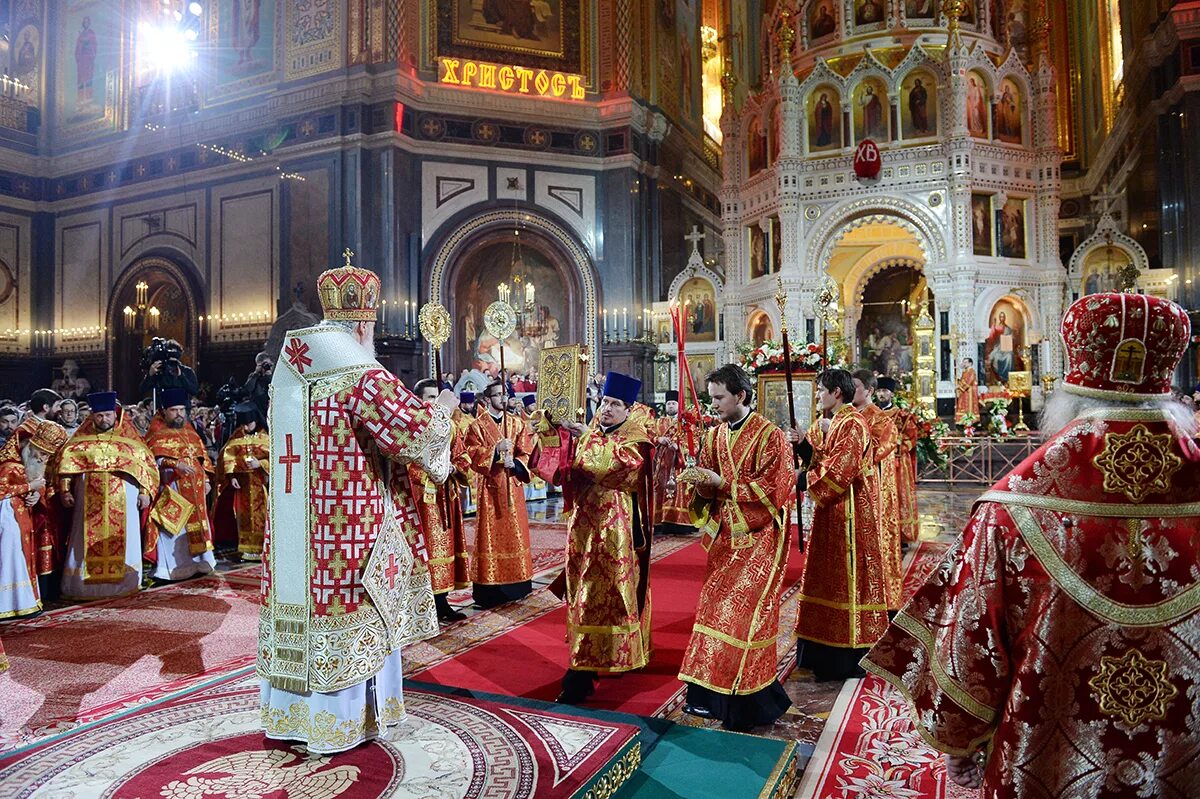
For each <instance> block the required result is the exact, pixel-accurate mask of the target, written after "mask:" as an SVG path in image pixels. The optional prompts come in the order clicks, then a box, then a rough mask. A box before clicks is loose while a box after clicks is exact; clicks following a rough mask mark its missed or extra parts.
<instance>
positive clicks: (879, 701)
mask: <svg viewBox="0 0 1200 799" xmlns="http://www.w3.org/2000/svg"><path fill="white" fill-rule="evenodd" d="M949 547H950V543H949V542H945V541H922V542H921V543H920V544H918V546H917V549H916V550H914V551H913V553H912V555H911V557H910V558H909V561H908V564H907V567H906V569H905V573H904V597H905V599H906V600H907V599H908V598H909V597H911V596H912V594H913V592H915V591H916V590H917V589H918V588H920V587H921V585H923V584H924V582H925V580H926V579H927V578H928V577H929V575H930V574H931V573H932V572H933V570H934V569H935V568H937V566H938V564H939V563H941V561H942V558H943V556H944V555H945V553H946V550H947V549H949ZM978 795H979V792H978V791H973V790H968V789H966V788H960V787H958V786H957V785H955V784H954V783H952V782H950V781H949V780H948V779H947V778H946V766H945V763H944V761H943V760H942V755H941V753H940V752H938V751H936V750H934V749H933V748H931V747H930V746H929V745H928V744H926V743H925V741H924V740H923V739H922V738H921V736H920V734H918V733H917V731H916V729H915V727H914V726H913V721H912V714H911V712H910V711H909V707H908V703H907V702H906V701H905V700H904V698H903V697H902V696H900V694H899V693H898V692H897V691H896V690H894V689H893V688H892V687H891V686H889V685H888V684H887V683H885V682H884V681H883V680H881V679H879V678H878V677H876V676H875V675H873V674H868V675H867V677H866V678H865V679H862V680H848V681H847V682H846V684H845V686H844V687H843V688H842V692H841V694H839V695H838V698H837V702H836V703H835V704H834V706H833V710H832V711H830V713H829V720H828V721H827V722H826V725H825V731H824V732H823V733H822V734H821V739H820V740H819V741H818V742H817V748H816V751H815V752H814V753H813V756H812V759H811V760H810V761H809V765H808V767H807V768H806V769H805V771H804V778H803V780H802V781H801V783H800V790H799V791H798V792H797V794H796V796H797V798H798V799H847V798H848V797H878V799H967V798H968V797H977V796H978Z"/></svg>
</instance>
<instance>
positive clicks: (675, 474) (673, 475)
mask: <svg viewBox="0 0 1200 799" xmlns="http://www.w3.org/2000/svg"><path fill="white" fill-rule="evenodd" d="M665 410H666V413H664V414H663V417H662V418H661V419H659V420H658V434H657V441H656V442H655V443H656V444H657V445H658V446H657V450H656V460H657V461H658V464H657V469H658V474H657V476H656V479H655V488H656V492H655V498H654V509H655V512H654V524H655V528H654V529H655V530H656V531H658V532H660V533H670V534H675V535H687V534H691V533H694V532H696V527H695V525H693V524H692V512H691V504H692V496H693V494H694V489H693V487H692V485H691V483H688V482H686V481H684V482H681V481H680V480H679V473H680V472H681V471H683V458H682V457H681V455H680V452H681V451H682V449H683V446H684V444H683V442H682V441H681V440H680V425H679V392H678V391H675V390H673V389H672V390H668V391H667V399H666V408H665Z"/></svg>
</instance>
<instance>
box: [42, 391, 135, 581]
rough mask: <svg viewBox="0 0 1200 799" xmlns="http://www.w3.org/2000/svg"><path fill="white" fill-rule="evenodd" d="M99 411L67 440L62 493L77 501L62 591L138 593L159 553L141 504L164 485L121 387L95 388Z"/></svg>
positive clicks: (91, 399)
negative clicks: (121, 402)
mask: <svg viewBox="0 0 1200 799" xmlns="http://www.w3.org/2000/svg"><path fill="white" fill-rule="evenodd" d="M88 405H89V406H90V407H91V409H92V412H91V414H90V415H89V416H88V418H87V419H85V420H84V421H83V424H81V425H80V426H79V429H78V430H77V431H75V435H73V436H71V439H70V441H68V442H67V444H66V446H64V447H63V450H62V455H61V457H60V458H59V461H58V463H57V465H56V471H55V477H56V479H57V480H58V481H59V495H60V496H61V498H62V504H63V506H64V507H67V508H73V509H74V514H73V517H72V520H71V528H70V530H71V532H70V536H69V538H68V542H67V557H66V563H65V565H64V567H63V579H62V593H63V596H64V597H66V598H68V599H77V600H86V599H109V598H112V597H115V596H124V595H126V594H132V593H136V592H137V590H138V588H139V586H140V585H141V582H142V558H143V556H145V557H153V555H154V552H155V550H156V548H157V544H158V535H157V531H149V530H147V531H146V534H145V538H144V539H143V537H142V523H141V511H143V510H145V509H146V508H148V507H149V506H150V497H151V495H152V494H154V493H156V492H157V491H158V467H157V466H156V465H155V463H154V456H153V455H152V454H151V453H150V449H149V448H148V447H147V446H146V443H145V442H144V441H143V440H142V437H141V435H139V434H138V431H137V430H136V429H135V428H134V427H133V424H132V423H131V422H130V421H129V419H128V417H126V415H125V410H124V408H121V407H120V406H118V404H117V394H116V392H115V391H100V392H96V393H93V394H89V395H88Z"/></svg>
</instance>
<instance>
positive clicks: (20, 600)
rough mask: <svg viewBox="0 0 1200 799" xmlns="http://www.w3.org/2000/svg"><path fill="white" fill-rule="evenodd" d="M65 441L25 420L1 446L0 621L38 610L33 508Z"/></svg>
mask: <svg viewBox="0 0 1200 799" xmlns="http://www.w3.org/2000/svg"><path fill="white" fill-rule="evenodd" d="M66 442H67V432H66V431H65V430H63V429H62V427H60V426H59V425H57V424H55V423H54V422H45V421H41V420H39V419H38V418H37V417H35V416H30V417H28V418H27V419H26V420H25V421H24V422H22V423H21V425H20V426H19V427H17V429H16V431H15V432H14V433H13V435H12V437H11V438H9V439H8V441H6V442H5V443H4V446H3V447H0V619H11V618H16V617H20V616H28V615H33V614H36V613H38V612H40V611H41V609H42V597H41V592H40V589H39V586H38V574H39V571H38V540H37V536H36V534H35V520H34V510H35V508H38V507H39V505H40V502H41V500H42V498H43V497H44V496H45V493H46V490H47V481H46V463H47V462H48V461H49V460H50V458H51V457H52V456H54V455H56V454H57V453H58V451H59V450H60V449H61V448H62V446H63V444H65V443H66Z"/></svg>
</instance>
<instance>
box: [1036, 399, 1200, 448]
mask: <svg viewBox="0 0 1200 799" xmlns="http://www.w3.org/2000/svg"><path fill="white" fill-rule="evenodd" d="M1128 409H1139V410H1161V411H1162V412H1163V413H1165V414H1166V416H1167V420H1168V421H1169V422H1170V423H1171V424H1172V426H1173V427H1174V428H1175V430H1176V432H1177V434H1179V435H1181V436H1186V437H1192V436H1194V435H1195V434H1196V419H1195V415H1194V414H1193V413H1192V411H1191V409H1189V408H1187V407H1186V406H1185V405H1184V404H1183V403H1181V402H1179V401H1177V400H1176V399H1174V398H1173V397H1170V396H1167V397H1147V398H1146V399H1145V401H1143V402H1115V401H1113V400H1105V399H1100V398H1096V397H1084V396H1081V395H1079V394H1072V393H1070V392H1068V391H1061V390H1060V391H1055V392H1054V393H1053V394H1051V395H1050V398H1049V399H1047V400H1046V404H1045V405H1044V406H1042V412H1041V413H1040V414H1039V416H1038V429H1039V430H1041V432H1042V433H1044V434H1045V435H1047V436H1052V435H1054V434H1055V433H1057V432H1059V431H1060V430H1062V429H1063V428H1065V427H1066V426H1067V425H1069V424H1070V423H1071V422H1073V421H1075V420H1076V419H1078V418H1079V417H1080V416H1082V415H1083V414H1085V413H1088V412H1089V411H1096V410H1128Z"/></svg>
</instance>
